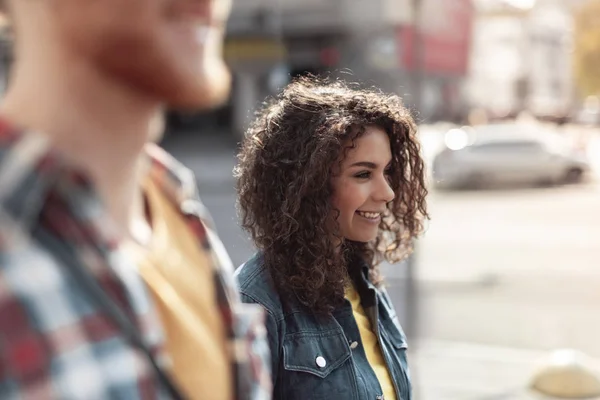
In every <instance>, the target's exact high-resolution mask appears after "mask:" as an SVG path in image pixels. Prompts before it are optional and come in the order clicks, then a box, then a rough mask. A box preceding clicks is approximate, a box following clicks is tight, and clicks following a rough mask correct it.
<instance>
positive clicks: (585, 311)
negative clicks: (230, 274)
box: [165, 135, 600, 400]
mask: <svg viewBox="0 0 600 400" xmlns="http://www.w3.org/2000/svg"><path fill="white" fill-rule="evenodd" d="M427 140H429V142H428V144H426V145H425V147H426V148H425V149H424V150H425V151H426V152H428V154H434V152H435V150H433V147H434V146H436V145H437V144H438V141H436V139H435V137H434V136H433V135H432V136H429V137H428V139H427ZM427 140H426V141H425V142H427ZM165 147H166V148H167V149H168V150H170V151H171V152H172V153H174V154H175V155H176V156H177V157H178V158H180V159H181V160H183V162H184V163H185V164H186V165H188V166H189V167H191V168H192V169H193V170H194V171H195V172H196V173H197V176H198V181H199V184H200V188H201V193H202V195H203V200H204V202H205V203H206V205H207V207H208V208H209V209H210V210H211V212H212V214H213V217H214V219H215V221H216V224H217V227H218V230H219V234H220V236H221V238H222V239H223V241H224V243H225V246H226V248H227V250H228V251H229V253H230V255H231V257H232V259H233V261H234V264H236V265H239V264H240V263H242V262H244V261H245V260H246V259H247V258H248V257H249V256H250V255H251V254H252V252H253V251H254V250H253V247H252V245H251V242H250V240H249V238H248V237H247V235H246V234H244V233H243V232H242V231H241V230H240V229H239V226H238V224H237V216H236V211H235V191H234V181H233V178H232V175H231V171H232V169H233V167H234V165H235V143H233V142H232V141H231V140H223V139H222V138H219V137H217V136H208V137H207V136H198V135H181V136H177V137H173V138H170V139H168V140H167V143H165ZM590 148H592V149H594V150H593V153H592V154H591V155H592V156H593V157H594V160H596V162H597V165H598V167H599V169H598V170H599V171H600V140H596V141H594V142H593V143H592V145H591V146H590ZM429 203H430V210H431V214H432V220H431V222H430V224H429V227H428V230H427V233H426V235H425V237H424V238H423V239H422V240H420V241H419V243H418V250H417V278H418V279H417V283H418V287H417V289H418V294H419V296H418V298H417V299H416V300H417V301H415V302H414V303H415V305H416V307H417V310H418V321H417V322H418V323H417V324H416V325H415V327H413V328H416V335H415V336H414V337H412V338H409V346H410V347H411V350H410V351H411V354H410V358H411V368H412V370H413V380H414V381H415V395H416V400H445V399H447V400H471V399H472V400H475V399H478V400H492V399H497V400H501V399H502V400H503V399H514V400H522V399H527V400H529V399H540V397H536V396H535V395H534V394H532V393H530V392H528V391H527V390H526V388H527V385H528V382H529V380H530V379H531V377H532V375H533V373H534V371H535V370H536V367H537V366H538V365H539V363H540V362H541V360H544V358H546V357H547V356H548V355H549V354H550V352H551V351H552V350H555V349H561V348H574V349H577V350H580V351H582V352H584V353H586V354H588V355H589V356H591V357H594V359H593V360H594V366H596V365H597V363H596V361H595V360H598V359H600V341H598V337H600V319H598V318H597V314H598V304H600V291H599V290H598V288H599V287H600V270H599V269H598V268H597V266H598V260H600V239H599V238H600V213H599V212H598V207H599V205H600V186H599V185H598V183H597V182H596V181H591V182H589V183H587V184H584V185H575V186H566V187H557V188H545V189H518V190H502V191H478V192H477V191H475V192H456V193H437V192H432V194H431V197H430V202H429ZM384 273H385V275H386V276H387V277H388V283H389V286H390V287H389V291H390V294H391V296H392V298H393V301H394V304H395V306H396V308H397V309H398V311H399V314H402V313H403V310H405V308H406V306H407V302H406V298H405V296H404V294H405V286H404V283H405V282H404V280H403V277H404V274H405V269H404V268H403V267H402V266H397V265H396V266H385V268H384ZM413 330H414V329H413ZM594 371H600V369H597V370H596V369H595V370H594ZM596 375H597V376H600V374H598V373H597V374H596Z"/></svg>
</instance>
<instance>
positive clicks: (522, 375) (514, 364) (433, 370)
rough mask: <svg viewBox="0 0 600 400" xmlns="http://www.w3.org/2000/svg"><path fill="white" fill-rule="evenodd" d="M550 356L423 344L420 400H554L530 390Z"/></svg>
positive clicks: (418, 362) (418, 361)
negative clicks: (536, 375)
mask: <svg viewBox="0 0 600 400" xmlns="http://www.w3.org/2000/svg"><path fill="white" fill-rule="evenodd" d="M414 347H416V349H415V348H414ZM550 354H551V353H550V352H542V351H533V350H528V349H516V348H507V347H496V346H485V345H477V344H470V343H459V342H449V341H435V340H423V341H421V342H419V343H418V345H416V346H415V345H413V353H412V354H411V355H410V364H411V370H412V374H413V386H414V392H415V400H550V398H549V397H544V396H540V395H537V394H535V393H532V392H531V391H529V390H528V389H527V388H528V385H529V383H530V380H531V379H532V377H533V376H534V373H535V372H536V371H537V369H538V368H539V367H540V366H541V365H543V363H544V362H545V361H546V360H547V359H548V357H549V356H550ZM593 366H594V367H595V370H596V372H597V371H599V370H600V368H599V367H600V364H598V362H594V364H593Z"/></svg>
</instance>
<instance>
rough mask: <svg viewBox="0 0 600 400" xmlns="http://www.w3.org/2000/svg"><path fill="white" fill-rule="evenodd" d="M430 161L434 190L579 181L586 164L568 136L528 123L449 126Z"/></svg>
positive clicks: (587, 168) (587, 164)
mask: <svg viewBox="0 0 600 400" xmlns="http://www.w3.org/2000/svg"><path fill="white" fill-rule="evenodd" d="M445 144H446V147H445V149H444V150H442V151H441V152H440V153H439V154H437V155H436V156H435V158H434V161H433V180H434V183H435V186H436V187H438V188H461V187H485V186H491V185H497V184H511V185H518V184H534V185H537V184H544V185H549V184H560V183H575V182H579V181H582V180H583V178H584V177H585V175H586V174H587V173H588V171H589V169H590V166H589V163H588V160H587V159H586V157H585V156H584V155H583V154H581V153H577V152H575V151H574V149H573V147H572V146H571V145H569V143H568V142H567V140H565V139H564V138H563V137H561V136H559V135H556V134H554V133H549V132H548V131H544V130H542V129H540V128H537V127H534V126H530V125H519V124H496V125H486V126H482V127H478V128H462V129H452V130H450V131H448V133H447V134H446V137H445Z"/></svg>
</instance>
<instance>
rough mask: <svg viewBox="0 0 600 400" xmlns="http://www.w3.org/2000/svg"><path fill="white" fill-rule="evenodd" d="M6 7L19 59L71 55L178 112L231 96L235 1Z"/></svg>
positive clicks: (40, 2)
mask: <svg viewBox="0 0 600 400" xmlns="http://www.w3.org/2000/svg"><path fill="white" fill-rule="evenodd" d="M5 1H6V0H5ZM7 5H8V9H9V12H10V14H11V19H12V21H13V25H14V28H15V31H16V37H17V47H16V50H17V58H18V57H19V54H20V53H23V54H25V53H27V52H31V51H45V52H47V53H48V54H49V57H55V56H57V57H63V56H65V55H66V56H67V57H68V58H69V59H71V60H73V62H74V63H80V64H81V65H85V64H88V65H91V66H92V67H93V68H95V69H97V70H98V72H99V73H101V74H103V75H105V76H108V77H109V78H110V79H113V80H115V81H117V82H119V83H120V84H123V85H127V86H129V87H131V88H132V89H134V90H135V91H137V92H139V93H140V95H142V96H149V97H151V98H156V99H157V100H159V101H161V102H164V103H166V104H168V105H170V106H173V107H183V108H192V109H193V108H206V107H210V106H213V105H215V104H217V103H219V102H220V101H222V100H223V99H224V98H225V97H226V96H227V94H228V92H229V86H230V77H229V73H228V71H227V68H226V67H225V65H224V62H223V59H222V54H221V53H222V52H221V46H222V36H223V31H224V29H225V22H226V19H227V16H228V14H229V9H230V6H231V0H7ZM49 40H52V41H54V42H55V43H52V44H51V43H48V42H47V41H49ZM44 46H45V47H46V48H45V49H42V47H44ZM49 48H50V49H51V51H52V52H54V53H56V54H51V52H50V50H48V49H49Z"/></svg>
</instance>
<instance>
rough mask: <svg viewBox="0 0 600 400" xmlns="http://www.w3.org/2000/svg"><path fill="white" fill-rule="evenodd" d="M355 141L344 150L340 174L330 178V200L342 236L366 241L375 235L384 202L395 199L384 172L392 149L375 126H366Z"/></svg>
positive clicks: (383, 134)
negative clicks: (350, 147) (335, 211)
mask: <svg viewBox="0 0 600 400" xmlns="http://www.w3.org/2000/svg"><path fill="white" fill-rule="evenodd" d="M354 143H355V145H356V147H354V148H352V149H350V150H348V151H347V153H346V158H345V159H344V160H343V161H342V165H341V169H340V171H339V174H336V176H335V177H334V178H333V179H332V185H333V191H334V193H333V198H332V201H333V206H334V208H336V209H337V210H338V211H339V216H338V218H337V221H338V223H339V226H340V231H341V235H342V236H343V237H344V238H345V239H348V240H352V241H356V242H369V241H371V240H374V239H375V238H376V237H377V233H378V230H379V222H380V221H381V218H382V215H383V213H384V212H385V210H386V205H387V203H389V202H390V201H392V200H393V199H394V191H393V190H392V188H391V187H390V184H389V181H388V176H387V173H386V172H387V169H388V168H389V164H390V162H391V160H392V152H391V149H390V141H389V138H388V135H387V134H386V132H385V131H384V130H383V129H381V128H379V127H376V126H367V127H365V132H364V134H363V135H362V136H360V137H359V138H358V139H356V140H355V142H354Z"/></svg>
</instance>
